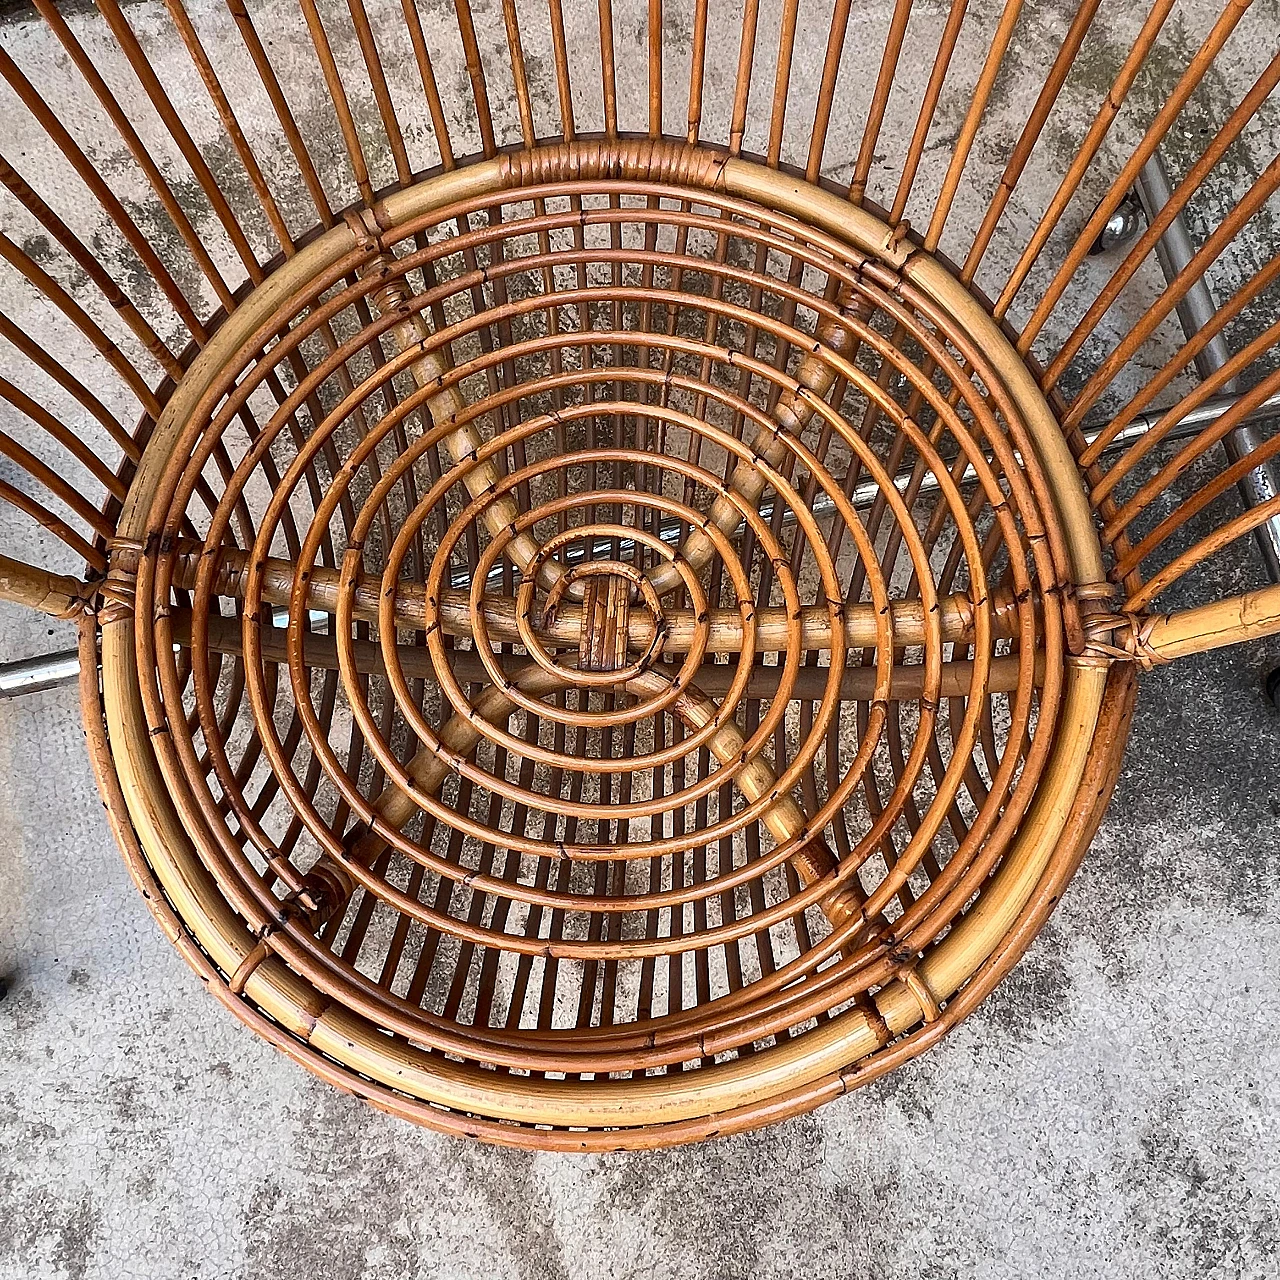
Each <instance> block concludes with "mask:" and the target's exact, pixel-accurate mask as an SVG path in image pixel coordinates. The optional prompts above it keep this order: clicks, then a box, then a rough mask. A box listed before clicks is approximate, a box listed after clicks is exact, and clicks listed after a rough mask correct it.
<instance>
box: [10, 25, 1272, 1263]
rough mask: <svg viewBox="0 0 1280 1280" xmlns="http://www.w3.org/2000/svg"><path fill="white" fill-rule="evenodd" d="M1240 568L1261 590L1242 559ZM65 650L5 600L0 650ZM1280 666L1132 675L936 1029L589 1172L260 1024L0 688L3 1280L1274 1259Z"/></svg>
mask: <svg viewBox="0 0 1280 1280" xmlns="http://www.w3.org/2000/svg"><path fill="white" fill-rule="evenodd" d="M926 7H927V8H929V11H930V12H932V9H933V8H936V6H933V7H928V6H926ZM156 8H157V6H154V5H140V6H137V8H136V9H134V8H131V10H130V12H131V14H136V13H141V14H143V16H144V17H145V15H146V14H149V13H151V11H152V10H153V9H156ZM1046 8H1047V6H1046ZM975 9H980V10H981V15H980V20H981V21H983V22H988V23H990V22H991V21H992V20H993V15H995V14H996V12H997V9H996V7H995V6H990V5H984V6H975ZM1185 9H1186V10H1187V11H1188V13H1189V16H1188V17H1187V21H1188V22H1189V23H1190V24H1191V26H1192V27H1194V26H1195V23H1196V21H1198V20H1200V19H1203V18H1204V16H1205V15H1206V14H1211V13H1213V12H1216V10H1217V6H1216V4H1214V3H1212V2H1211V0H1203V2H1200V0H1197V2H1196V3H1192V4H1189V5H1187V6H1185ZM988 10H990V13H988V12H987V11H988ZM939 13H941V10H939ZM491 16H492V15H491ZM148 20H149V19H148ZM10 21H11V22H12V23H14V24H15V25H12V26H10V27H8V28H7V29H3V30H0V36H2V37H3V38H4V41H5V44H6V47H9V48H10V49H11V50H12V51H15V56H18V54H17V52H16V51H17V50H18V49H19V48H21V50H22V57H23V58H24V60H26V61H27V62H28V64H29V60H30V57H31V47H30V46H29V45H28V43H27V42H28V41H29V40H33V39H37V36H33V35H32V34H31V32H30V31H29V30H28V29H27V28H26V27H22V29H19V25H18V24H21V22H22V21H23V17H22V14H21V13H19V14H18V15H17V16H16V17H14V18H12V19H10ZM1201 25H1203V24H1201ZM921 65H923V64H921ZM59 66H61V64H59ZM59 74H61V72H59ZM904 74H906V75H908V76H911V75H919V74H922V73H921V71H920V69H919V67H918V66H917V65H916V63H915V62H914V61H910V62H909V64H907V65H905V70H904ZM1240 74H1241V75H1242V77H1243V75H1244V73H1243V72H1241V73H1240ZM1219 89H1221V86H1218V89H1215V92H1218V90H1219ZM1024 108H1025V103H1021V104H1017V103H1015V107H1014V108H1011V109H1024ZM953 114H954V112H953ZM944 123H945V122H944ZM1174 141H1175V143H1176V142H1177V140H1176V139H1175V140H1174ZM1253 143H1254V145H1255V146H1256V147H1257V149H1259V150H1260V151H1261V152H1264V153H1265V152H1266V149H1267V146H1268V145H1269V143H1268V141H1267V140H1266V139H1258V138H1254V140H1253ZM29 144H30V139H29V138H26V137H25V136H24V138H23V139H22V145H23V146H27V145H29ZM942 154H945V151H944V152H943V153H942ZM1269 154H1274V147H1272V148H1271V152H1270V153H1269ZM1268 158H1269V155H1268ZM979 160H980V161H981V163H983V164H986V165H988V166H989V165H990V164H994V163H997V162H998V164H1002V163H1003V155H1002V154H999V153H998V152H997V153H996V155H995V156H994V157H991V156H982V157H979ZM837 168H838V165H837ZM997 171H998V170H997ZM1043 194H1044V193H1043V191H1040V190H1039V188H1036V189H1035V191H1034V192H1033V193H1032V197H1031V198H1030V203H1031V204H1034V203H1035V198H1038V196H1039V195H1043ZM1227 265H1228V266H1230V264H1227ZM4 527H5V529H6V530H7V528H8V527H9V526H8V524H7V523H6V524H5V526H4ZM1222 572H1223V574H1224V579H1225V581H1224V589H1240V588H1241V587H1243V586H1244V585H1246V584H1249V583H1252V582H1253V581H1255V580H1256V566H1254V565H1252V564H1251V562H1250V561H1249V559H1248V556H1247V549H1246V550H1245V551H1244V552H1241V553H1240V554H1239V555H1238V556H1237V557H1236V558H1235V560H1234V561H1232V562H1231V563H1230V564H1228V565H1227V567H1226V569H1225V570H1222ZM69 640H70V632H69V630H68V629H66V628H62V627H59V626H57V625H54V626H53V627H48V626H46V625H45V624H44V622H43V620H35V619H25V618H24V619H19V618H17V617H16V616H15V615H13V614H12V613H8V612H4V613H0V658H8V657H13V656H18V655H26V654H32V653H36V652H41V651H44V650H51V649H54V648H59V647H62V646H63V645H65V644H66V643H67V642H69ZM1278 659H1280V647H1277V646H1275V645H1271V646H1267V645H1262V646H1256V647H1252V648H1248V649H1242V650H1237V651H1232V652H1227V653H1223V654H1219V655H1214V656H1210V657H1206V658H1202V659H1198V660H1194V661H1190V662H1186V663H1184V664H1182V665H1180V666H1178V667H1177V668H1175V669H1165V670H1162V671H1157V672H1155V673H1153V674H1152V675H1150V676H1149V677H1148V678H1147V679H1146V680H1145V681H1144V684H1143V690H1142V696H1141V699H1140V702H1139V708H1138V714H1137V718H1136V721H1135V725H1134V733H1133V743H1132V746H1131V749H1130V752H1129V755H1128V757H1127V762H1126V765H1125V769H1124V774H1123V776H1122V779H1121V782H1120V785H1119V788H1118V791H1117V794H1116V797H1115V800H1114V802H1113V804H1112V806H1111V810H1110V813H1109V815H1108V817H1107V818H1106V820H1105V821H1104V823H1103V826H1102V829H1101V831H1100V832H1099V834H1098V837H1097V839H1096V841H1095V843H1094V847H1093V849H1092V852H1091V853H1090V855H1089V857H1088V859H1087V861H1086V863H1085V865H1084V867H1083V869H1082V870H1081V872H1080V874H1079V875H1078V877H1077V879H1076V881H1075V883H1074V884H1073V885H1072V887H1071V889H1070V892H1069V894H1068V895H1067V897H1066V899H1065V901H1064V902H1063V904H1062V906H1061V907H1060V908H1059V910H1058V912H1057V914H1056V915H1055V916H1054V917H1053V919H1052V920H1051V922H1050V924H1049V926H1048V927H1047V928H1046V930H1045V931H1044V933H1043V935H1042V936H1041V937H1040V938H1039V939H1038V940H1037V942H1036V943H1035V944H1034V945H1033V947H1032V949H1031V951H1030V953H1029V955H1028V956H1027V958H1026V960H1025V961H1024V963H1023V964H1022V966H1021V967H1020V968H1019V969H1018V970H1017V971H1016V972H1015V973H1014V975H1013V976H1012V977H1010V978H1009V979H1008V980H1007V981H1006V982H1005V983H1004V985H1003V986H1002V987H1001V988H1000V989H999V990H998V991H997V992H996V993H995V994H994V996H993V997H992V998H991V999H990V1000H989V1001H988V1002H987V1003H986V1005H985V1006H984V1007H983V1008H982V1009H981V1010H980V1011H979V1012H978V1013H977V1014H976V1015H975V1016H973V1017H972V1018H971V1019H970V1020H969V1021H968V1022H967V1023H966V1024H964V1025H963V1026H962V1027H961V1028H960V1029H959V1030H958V1031H957V1032H956V1033H955V1034H953V1035H952V1036H950V1037H949V1038H948V1039H947V1040H946V1041H945V1042H944V1043H943V1044H942V1045H941V1046H940V1047H938V1048H936V1049H934V1050H933V1051H931V1052H930V1053H928V1054H927V1055H925V1056H924V1057H923V1058H922V1059H920V1060H918V1061H917V1062H915V1063H913V1064H911V1065H909V1066H908V1067H906V1068H905V1069H903V1070H901V1071H900V1072H898V1073H897V1074H896V1075H894V1076H892V1077H891V1078H889V1079H887V1080H885V1081H882V1082H880V1083H878V1084H876V1085H874V1086H872V1087H870V1088H868V1089H865V1090H863V1091H861V1092H859V1093H856V1094H854V1095H852V1096H849V1097H846V1098H844V1099H842V1100H840V1101H839V1102H837V1103H835V1104H833V1105H831V1106H829V1107H827V1108H825V1109H824V1110H822V1111H821V1112H819V1113H818V1114H816V1115H814V1116H811V1117H807V1118H804V1119H799V1120H795V1121H792V1122H790V1123H787V1124H783V1125H780V1126H778V1127H775V1128H773V1129H770V1130H767V1131H765V1132H762V1133H759V1134H754V1135H748V1136H744V1137H739V1138H733V1139H723V1140H720V1141H717V1142H714V1143H711V1144H708V1145H705V1146H702V1147H699V1148H693V1149H687V1150H678V1151H674V1152H668V1153H662V1154H653V1155H636V1156H628V1155H618V1156H607V1157H599V1158H565V1157H559V1156H529V1155H523V1154H519V1153H510V1152H499V1151H494V1150H490V1149H487V1148H482V1147H478V1146H473V1145H464V1144H462V1143H459V1142H456V1141H452V1140H449V1139H445V1138H440V1137H437V1136H435V1135H433V1134H430V1133H426V1132H422V1131H419V1130H416V1129H414V1128H412V1127H410V1126H409V1125H407V1124H405V1123H402V1122H399V1121H395V1120H392V1119H389V1118H386V1117H384V1116H381V1115H379V1114H377V1113H376V1112H374V1111H372V1110H370V1109H368V1108H367V1107H365V1106H363V1105H362V1104H360V1103H358V1102H355V1101H354V1100H352V1099H349V1098H346V1097H343V1096H341V1095H339V1094H338V1093H337V1092H335V1091H334V1090H333V1089H331V1088H329V1087H327V1086H325V1085H323V1084H320V1083H319V1082H317V1081H315V1080H313V1079H312V1078H311V1077H310V1076H309V1075H308V1074H307V1073H306V1072H304V1071H303V1070H302V1069H300V1068H298V1067H296V1066H294V1065H292V1064H291V1063H289V1062H288V1061H286V1060H285V1059H284V1058H283V1057H281V1056H279V1055H277V1054H276V1053H275V1052H274V1051H273V1050H271V1049H269V1048H267V1047H266V1046H265V1045H263V1044H261V1043H259V1042H258V1041H256V1040H255V1038H254V1037H253V1036H251V1035H250V1034H249V1033H248V1032H247V1031H245V1030H244V1029H243V1028H242V1027H241V1026H240V1025H239V1024H238V1023H236V1022H235V1021H234V1020H233V1019H232V1018H231V1017H230V1016H229V1015H227V1014H226V1013H225V1012H224V1011H223V1010H222V1009H221V1008H220V1007H219V1006H217V1005H216V1004H215V1002H214V1001H213V1000H211V999H210V998H209V997H208V996H207V995H206V994H204V993H203V992H202V990H201V986H200V983H199V982H198V981H197V979H196V978H195V977H194V976H193V975H192V974H191V973H190V972H188V970H187V969H186V967H185V966H184V965H183V964H182V962H181V961H180V960H179V959H178V957H177V955H176V954H175V953H174V952H173V951H172V950H171V949H170V948H169V946H168V944H167V943H166V942H165V941H164V939H163V938H162V936H161V935H160V932H159V930H158V929H157V928H156V927H155V925H154V923H153V922H152V920H151V917H150V916H149V914H148V913H147V910H146V908H145V906H144V904H143V902H142V901H141V899H140V898H139V897H138V895H137V894H136V892H135V891H134V889H133V887H132V885H131V884H130V882H129V879H128V876H127V875H126V873H125V870H124V868H123V866H122V864H121V862H120V859H119V856H118V854H117V852H116V849H115V847H114V845H113V843H112V840H111V838H110V835H109V834H108V832H107V829H106V824H105V822H104V819H103V815H102V812H101V804H100V801H99V799H98V796H97V792H96V790H95V788H94V785H93V782H92V779H91V777H90V774H89V769H88V765H87V762H86V760H85V757H84V752H83V748H82V742H81V731H80V728H79V722H78V715H77V708H76V698H75V694H74V691H73V690H71V689H62V690H56V691H52V692H48V693H44V694H39V695H34V696H30V697H27V698H24V699H22V700H18V701H10V702H3V703H0V815H3V818H4V828H5V835H6V838H5V839H4V840H3V841H0V886H3V893H2V894H0V975H3V976H4V977H5V978H6V980H7V982H8V986H9V995H8V998H7V999H6V1000H4V1001H3V1002H2V1003H0V1280H30V1278H33V1277H46V1276H47V1277H57V1278H59V1280H64V1278H65V1280H98V1278H103V1280H115V1278H116V1277H122V1276H133V1275H137V1276H146V1277H156V1278H161V1277H163V1278H165V1280H170V1278H172V1280H189V1278H192V1277H199V1280H209V1278H212V1277H227V1278H228V1280H230V1278H231V1277H246V1278H249V1277H253V1278H255V1280H256V1278H257V1277H264V1278H270V1280H294V1278H295V1277H297V1278H301V1280H328V1278H330V1277H332V1278H333V1280H348V1278H354V1277H364V1278H367V1280H401V1278H408V1277H417V1276H423V1277H426V1276H433V1277H434V1276H440V1277H448V1278H450V1280H453V1278H454V1277H456V1278H458V1280H463V1278H468V1277H477V1278H481V1277H483V1278H484V1280H491V1278H495V1277H508V1276H511V1277H529V1278H530V1280H551V1278H553V1277H560V1276H566V1277H569V1276H572V1277H584V1278H590V1280H596V1278H598V1277H608V1276H619V1277H653V1278H655V1280H656V1278H659V1277H668V1276H670V1277H681V1278H682V1280H704V1278H705V1280H737V1278H745V1277H754V1276H774V1275H776V1276H787V1277H789V1276H806V1277H828V1276H829V1277H833V1278H836V1280H861V1278H862V1277H873V1276H874V1277H879V1276H883V1275H886V1274H899V1273H901V1274H904V1275H912V1276H920V1277H951V1276H966V1277H968V1276H974V1277H984V1278H987V1277H990V1278H995V1277H1010V1278H1011V1280H1012V1278H1017V1280H1029V1278H1030V1277H1036V1276H1045V1277H1060V1276H1072V1277H1075V1276H1081V1277H1092V1276H1116V1277H1161V1278H1162V1280H1163V1278H1165V1277H1168V1278H1171V1280H1172V1278H1179V1280H1180V1278H1183V1277H1185V1278H1187V1280H1210V1278H1211V1277H1222V1278H1224V1280H1225V1278H1228V1277H1230V1278H1235V1277H1259V1278H1261V1277H1271V1276H1274V1275H1275V1273H1276V1262H1275V1258H1276V1256H1277V1253H1278V1252H1280V1123H1278V1120H1277V1117H1280V970H1278V969H1277V965H1276V962H1275V959H1274V957H1275V956H1277V955H1280V773H1278V772H1277V770H1276V769H1275V767H1274V765H1273V762H1274V761H1275V759H1276V758H1277V753H1278V752H1280V714H1278V713H1277V712H1275V711H1274V710H1273V709H1272V708H1271V707H1270V705H1269V704H1268V703H1267V702H1266V701H1265V699H1264V698H1263V697H1262V695H1261V692H1260V686H1261V679H1262V676H1263V674H1264V672H1265V671H1266V670H1267V669H1268V667H1269V666H1270V665H1272V664H1273V663H1274V662H1275V661H1277V660H1278Z"/></svg>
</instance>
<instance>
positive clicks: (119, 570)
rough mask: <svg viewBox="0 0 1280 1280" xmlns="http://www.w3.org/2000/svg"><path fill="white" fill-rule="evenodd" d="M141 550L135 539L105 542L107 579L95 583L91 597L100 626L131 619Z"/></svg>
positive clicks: (118, 539) (116, 538)
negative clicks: (92, 596) (95, 587)
mask: <svg viewBox="0 0 1280 1280" xmlns="http://www.w3.org/2000/svg"><path fill="white" fill-rule="evenodd" d="M142 550H143V547H142V543H141V542H139V541H138V540H137V539H136V538H123V537H115V538H110V539H108V540H107V557H108V559H107V565H108V567H107V576H106V577H105V578H104V579H103V580H102V581H101V582H99V583H98V584H97V590H96V597H95V608H96V612H97V615H98V624H99V625H100V626H106V625H108V624H109V623H112V622H122V621H124V620H125V619H126V618H132V617H133V611H134V607H135V605H136V603H137V594H138V558H139V557H140V556H141V555H142Z"/></svg>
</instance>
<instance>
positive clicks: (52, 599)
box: [0, 555, 87, 618]
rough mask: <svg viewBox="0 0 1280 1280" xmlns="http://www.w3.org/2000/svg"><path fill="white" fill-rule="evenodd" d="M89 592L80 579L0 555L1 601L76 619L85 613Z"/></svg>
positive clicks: (57, 616)
mask: <svg viewBox="0 0 1280 1280" xmlns="http://www.w3.org/2000/svg"><path fill="white" fill-rule="evenodd" d="M86 592H87V588H86V587H85V585H84V583H82V582H80V581H79V580H78V579H76V578H69V577H66V576H65V575H63V574H60V573H49V572H48V571H47V570H45V569H38V568H36V566H35V565H31V564H24V563H23V562H22V561H21V560H12V559H10V558H9V557H8V556H5V555H0V600H8V601H9V602H10V603H12V604H17V605H22V606H23V607H24V608H27V609H36V610H38V611H39V612H40V613H47V614H49V616H50V617H53V618H72V617H74V616H75V615H76V614H77V613H83V612H84V608H85V598H86Z"/></svg>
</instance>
